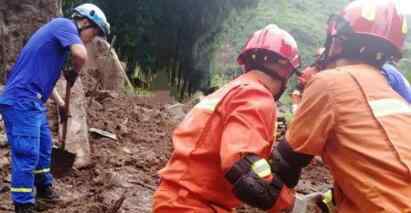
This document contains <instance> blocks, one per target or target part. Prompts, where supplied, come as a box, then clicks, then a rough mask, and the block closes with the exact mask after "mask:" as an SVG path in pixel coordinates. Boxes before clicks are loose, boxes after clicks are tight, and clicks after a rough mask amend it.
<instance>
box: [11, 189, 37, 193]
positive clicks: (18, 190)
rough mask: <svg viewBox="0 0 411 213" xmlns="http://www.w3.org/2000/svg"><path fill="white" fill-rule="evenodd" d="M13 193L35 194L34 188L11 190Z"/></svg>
mask: <svg viewBox="0 0 411 213" xmlns="http://www.w3.org/2000/svg"><path fill="white" fill-rule="evenodd" d="M11 192H22V193H30V192H33V188H11Z"/></svg>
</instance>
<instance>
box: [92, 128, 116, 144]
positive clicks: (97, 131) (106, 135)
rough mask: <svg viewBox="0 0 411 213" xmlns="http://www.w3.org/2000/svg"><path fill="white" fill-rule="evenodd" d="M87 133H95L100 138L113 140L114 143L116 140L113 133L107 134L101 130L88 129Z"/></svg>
mask: <svg viewBox="0 0 411 213" xmlns="http://www.w3.org/2000/svg"><path fill="white" fill-rule="evenodd" d="M89 132H92V133H96V134H98V135H101V136H104V137H107V138H110V139H113V140H115V141H116V140H117V136H116V135H115V134H113V133H111V132H107V131H104V130H101V129H97V128H90V129H89Z"/></svg>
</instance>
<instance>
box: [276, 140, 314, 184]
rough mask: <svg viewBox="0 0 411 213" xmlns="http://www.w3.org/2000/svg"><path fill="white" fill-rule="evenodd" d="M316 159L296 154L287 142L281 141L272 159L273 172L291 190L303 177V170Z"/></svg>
mask: <svg viewBox="0 0 411 213" xmlns="http://www.w3.org/2000/svg"><path fill="white" fill-rule="evenodd" d="M313 158H314V156H312V155H306V154H302V153H297V152H294V151H293V149H292V148H291V147H290V145H289V144H288V142H287V140H286V139H284V140H281V141H280V142H279V143H278V146H277V147H276V148H274V150H273V152H272V158H271V170H272V171H273V173H274V174H276V175H277V176H278V177H279V179H281V180H282V181H283V182H284V184H285V185H287V187H289V188H294V187H295V186H296V185H297V183H298V180H299V179H300V176H301V170H302V168H304V167H306V166H307V165H308V164H309V163H310V162H311V160H312V159H313Z"/></svg>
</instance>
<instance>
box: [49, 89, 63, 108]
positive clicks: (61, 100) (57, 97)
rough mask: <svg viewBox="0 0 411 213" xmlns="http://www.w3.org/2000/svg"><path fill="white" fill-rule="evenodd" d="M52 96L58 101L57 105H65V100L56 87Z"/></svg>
mask: <svg viewBox="0 0 411 213" xmlns="http://www.w3.org/2000/svg"><path fill="white" fill-rule="evenodd" d="M51 98H52V99H53V100H54V101H55V102H56V103H57V106H59V107H64V100H63V99H62V98H61V96H60V95H59V93H58V92H57V89H56V88H54V89H53V92H52V93H51Z"/></svg>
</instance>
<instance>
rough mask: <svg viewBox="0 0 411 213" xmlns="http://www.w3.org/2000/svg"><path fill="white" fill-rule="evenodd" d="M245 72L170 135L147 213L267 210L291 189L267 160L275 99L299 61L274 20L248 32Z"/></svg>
mask: <svg viewBox="0 0 411 213" xmlns="http://www.w3.org/2000/svg"><path fill="white" fill-rule="evenodd" d="M238 62H239V64H240V65H243V66H244V68H245V71H246V72H245V73H244V74H242V75H241V76H239V77H238V78H237V79H235V80H233V81H231V82H230V83H228V84H227V85H225V86H224V87H222V88H221V89H219V90H217V91H216V92H214V93H212V94H210V95H209V96H207V97H205V98H204V99H203V100H202V101H201V102H200V103H198V104H197V105H196V106H195V107H194V108H193V109H192V110H191V112H189V113H188V115H187V116H186V118H185V119H184V120H183V121H182V123H181V124H180V125H179V126H178V127H177V129H176V130H175V132H174V134H173V143H174V152H173V154H172V156H171V159H170V160H169V162H168V164H167V165H166V167H165V168H164V169H162V170H161V171H160V172H159V173H160V176H161V183H160V186H159V188H158V189H157V191H156V192H155V194H154V205H153V208H154V212H156V213H162V212H164V213H166V212H167V213H169V212H179V213H181V212H232V211H233V209H234V208H237V207H239V206H240V201H242V202H244V203H247V204H249V205H251V206H254V207H257V208H260V209H264V210H269V209H270V210H271V211H273V212H276V211H280V210H284V209H289V208H291V206H292V204H293V199H294V196H293V193H292V191H291V190H289V189H288V188H286V187H285V186H284V184H283V183H282V182H281V180H279V179H276V178H273V177H272V172H271V168H270V165H269V163H268V162H267V161H266V160H265V159H267V158H269V157H270V153H271V150H272V145H273V139H274V138H275V137H273V129H274V128H275V122H276V120H277V119H276V117H277V115H276V111H277V109H276V108H277V107H276V103H275V100H278V99H279V98H280V96H281V94H282V93H283V91H284V90H285V88H286V85H287V80H288V78H289V77H290V76H291V75H292V74H293V73H294V72H295V70H296V69H297V67H298V66H299V63H300V62H299V56H298V50H297V44H296V42H295V40H294V39H293V38H292V37H291V35H290V34H288V33H287V32H286V31H284V30H282V29H280V28H278V27H277V26H276V25H269V26H267V27H265V28H264V29H261V30H259V31H257V32H255V33H254V34H253V35H252V36H251V38H250V39H249V40H248V42H247V43H246V45H245V48H244V49H243V51H242V53H241V54H240V56H239V57H238Z"/></svg>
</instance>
